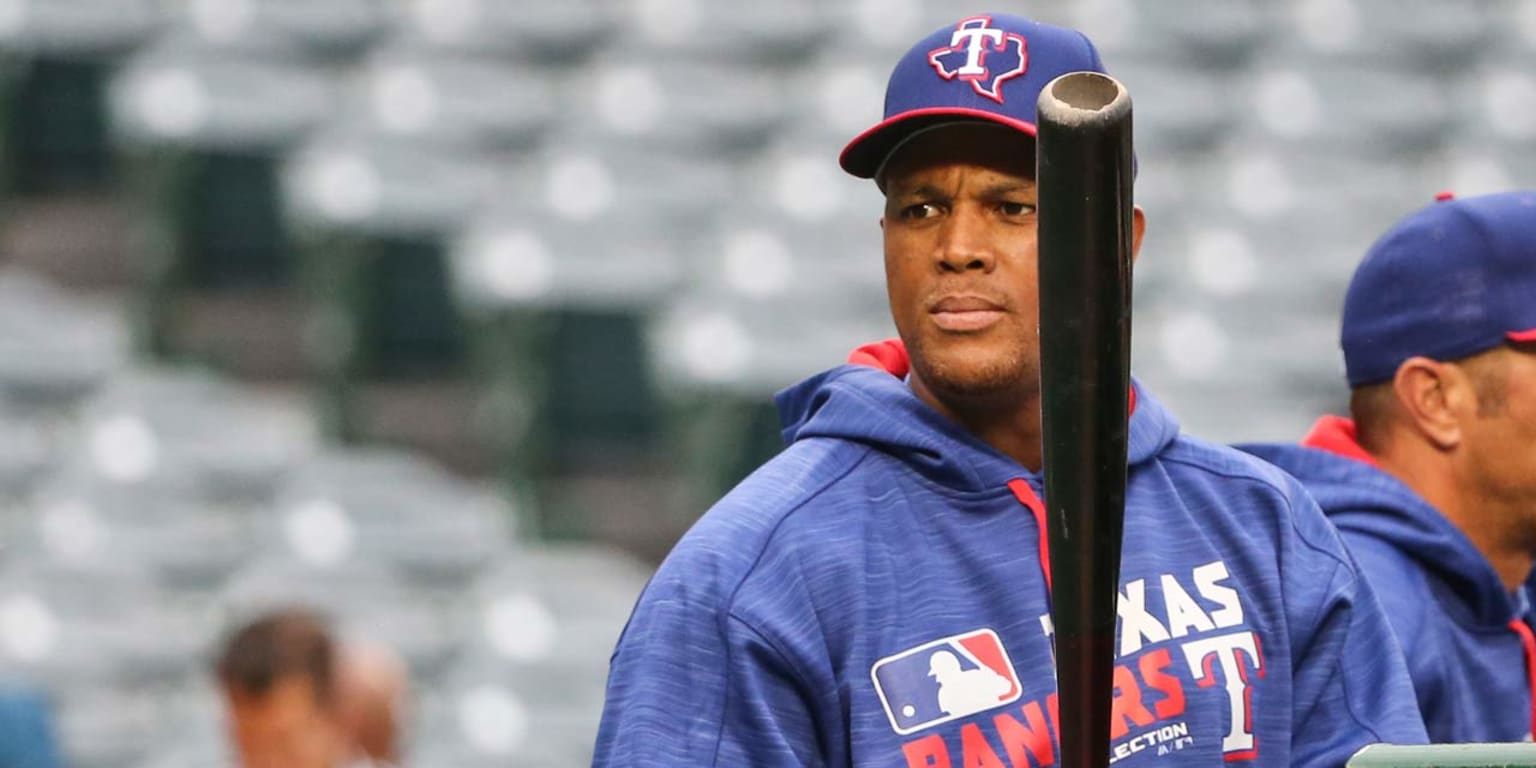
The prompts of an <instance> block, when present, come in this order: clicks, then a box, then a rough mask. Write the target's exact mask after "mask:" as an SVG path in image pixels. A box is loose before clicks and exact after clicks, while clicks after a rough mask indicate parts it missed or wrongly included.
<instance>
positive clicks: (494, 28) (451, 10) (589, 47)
mask: <svg viewBox="0 0 1536 768" xmlns="http://www.w3.org/2000/svg"><path fill="white" fill-rule="evenodd" d="M392 5H393V6H394V12H395V17H396V21H395V24H396V26H397V27H398V28H400V29H401V30H403V31H404V33H405V35H406V36H407V38H408V39H410V40H412V41H415V42H421V43H424V44H426V45H428V46H431V47H436V48H443V49H449V50H461V51H475V52H484V53H493V54H497V55H501V56H506V57H509V58H514V59H520V60H523V61H538V62H546V63H554V62H568V61H572V60H579V59H582V58H586V57H587V56H590V55H592V54H593V53H596V52H597V51H599V50H601V49H603V48H604V47H605V46H607V45H608V44H609V37H610V36H611V35H612V34H613V33H615V32H616V31H617V30H618V22H619V19H618V18H617V16H616V14H615V8H614V4H613V3H611V2H607V1H606V0H567V1H566V2H560V3H549V2H542V1H541V0H396V1H395V2H394V3H393V4H392Z"/></svg>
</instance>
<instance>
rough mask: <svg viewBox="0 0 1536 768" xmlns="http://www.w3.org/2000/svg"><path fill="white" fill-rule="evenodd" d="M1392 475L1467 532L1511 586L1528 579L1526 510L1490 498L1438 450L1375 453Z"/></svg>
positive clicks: (1529, 556)
mask: <svg viewBox="0 0 1536 768" xmlns="http://www.w3.org/2000/svg"><path fill="white" fill-rule="evenodd" d="M1373 455H1374V456H1375V458H1376V460H1377V462H1378V464H1379V465H1380V467H1381V468H1382V470H1384V471H1386V472H1387V473H1388V474H1390V475H1392V476H1393V477H1396V478H1397V479H1398V480H1400V481H1402V483H1403V484H1404V485H1406V486H1408V487H1409V488H1410V489H1412V490H1413V492H1414V493H1416V494H1418V496H1419V498H1422V499H1423V500H1424V501H1426V502H1428V503H1429V505H1430V506H1432V507H1434V508H1435V509H1436V510H1437V511H1439V512H1440V514H1442V515H1444V516H1445V518H1446V519H1447V520H1449V521H1451V524H1452V525H1455V526H1456V527H1457V528H1458V529H1460V530H1461V532H1462V533H1463V534H1466V537H1467V539H1469V540H1470V541H1471V542H1472V545H1473V546H1474V547H1476V548H1477V551H1478V552H1480V553H1482V555H1483V558H1484V559H1486V560H1487V561H1488V564H1489V565H1491V566H1493V570H1494V572H1495V573H1497V574H1498V576H1499V581H1501V582H1503V584H1504V588H1505V589H1506V590H1507V591H1510V592H1513V591H1515V590H1516V589H1517V588H1519V587H1520V585H1521V584H1524V583H1525V580H1526V578H1527V577H1529V576H1530V573H1531V567H1532V565H1533V563H1536V559H1533V556H1532V551H1531V542H1530V536H1529V535H1528V534H1526V533H1525V532H1524V531H1522V530H1521V527H1522V525H1523V522H1522V521H1523V520H1524V519H1525V518H1524V514H1523V513H1522V512H1521V510H1518V509H1510V508H1508V507H1509V505H1508V504H1503V503H1501V502H1500V500H1499V499H1496V498H1487V497H1486V495H1485V494H1482V493H1479V492H1478V491H1477V489H1475V488H1469V487H1467V483H1466V482H1464V481H1460V478H1458V476H1457V473H1456V472H1455V470H1454V467H1453V466H1452V465H1451V462H1450V460H1449V459H1448V458H1447V457H1445V456H1443V455H1440V454H1438V453H1435V454H1433V455H1420V454H1414V453H1412V452H1407V453H1405V452H1383V453H1380V454H1373Z"/></svg>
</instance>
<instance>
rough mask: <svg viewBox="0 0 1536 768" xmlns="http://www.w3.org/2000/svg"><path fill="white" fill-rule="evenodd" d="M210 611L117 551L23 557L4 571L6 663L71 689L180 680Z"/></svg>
mask: <svg viewBox="0 0 1536 768" xmlns="http://www.w3.org/2000/svg"><path fill="white" fill-rule="evenodd" d="M203 618H204V617H202V616H199V615H197V614H196V613H195V612H194V611H191V610H188V609H187V608H186V607H185V606H178V605H176V604H175V603H174V602H173V601H169V600H167V599H165V597H164V594H163V593H162V592H161V591H160V590H158V589H157V588H156V587H155V585H154V584H153V583H152V582H151V581H150V580H149V578H148V575H147V574H145V573H144V572H143V571H142V570H138V569H135V568H133V567H131V566H130V565H128V564H125V563H120V562H114V561H112V560H111V559H110V558H108V559H104V560H100V561H94V562H90V563H86V564H64V563H60V562H57V561H54V562H48V561H44V560H42V559H41V558H39V557H35V556H34V557H27V558H22V559H17V560H14V561H12V562H11V563H10V564H8V565H7V566H6V567H5V569H4V570H3V572H0V669H4V670H5V672H6V674H11V675H18V676H21V677H23V678H25V679H31V680H35V681H38V682H40V683H43V684H46V685H56V686H61V687H66V688H69V687H78V686H98V685H100V686H108V685H122V686H130V687H131V686H136V685H146V684H153V683H160V682H169V681H174V680H176V679H178V678H181V677H184V676H185V675H186V674H187V673H188V672H189V671H190V670H191V668H192V667H193V665H195V663H196V658H197V654H198V653H199V652H201V650H202V647H203V643H205V642H206V639H207V638H206V633H205V632H204V631H202V628H204V627H206V624H205V622H204V621H203Z"/></svg>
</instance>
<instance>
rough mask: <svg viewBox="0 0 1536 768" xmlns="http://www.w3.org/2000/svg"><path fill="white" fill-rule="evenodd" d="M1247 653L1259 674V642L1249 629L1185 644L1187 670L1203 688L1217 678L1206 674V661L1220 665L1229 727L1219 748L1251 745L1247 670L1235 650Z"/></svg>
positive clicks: (1241, 749) (1240, 748) (1231, 749)
mask: <svg viewBox="0 0 1536 768" xmlns="http://www.w3.org/2000/svg"><path fill="white" fill-rule="evenodd" d="M1239 652H1242V653H1246V654H1248V658H1249V659H1250V660H1251V661H1252V662H1253V664H1254V666H1255V669H1256V670H1257V671H1258V672H1259V673H1260V674H1261V675H1262V674H1263V670H1264V660H1263V659H1261V658H1259V650H1258V643H1257V641H1256V640H1255V639H1254V636H1253V633H1252V632H1235V633H1233V634H1230V635H1219V636H1217V637H1210V638H1204V639H1200V640H1191V641H1189V642H1187V643H1185V644H1184V660H1185V661H1187V662H1188V663H1189V672H1190V674H1191V675H1193V676H1194V678H1195V682H1196V683H1199V684H1200V686H1201V687H1202V688H1204V687H1208V686H1210V685H1212V684H1213V683H1215V682H1216V681H1215V680H1213V679H1212V678H1211V676H1210V675H1209V674H1208V668H1207V665H1206V662H1207V661H1215V662H1216V663H1217V664H1218V665H1220V666H1221V677H1222V682H1223V683H1224V687H1225V688H1226V691H1227V706H1228V707H1229V708H1230V711H1231V713H1232V729H1231V730H1230V731H1229V732H1228V733H1227V735H1226V736H1223V737H1222V739H1221V751H1222V752H1225V753H1231V752H1246V751H1248V750H1251V749H1253V747H1254V739H1253V724H1252V723H1250V722H1249V710H1248V693H1249V692H1248V671H1247V670H1246V669H1244V668H1243V664H1242V661H1241V659H1240V658H1239V656H1238V653H1239Z"/></svg>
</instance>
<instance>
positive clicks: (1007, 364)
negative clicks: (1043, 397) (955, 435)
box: [912, 353, 1039, 405]
mask: <svg viewBox="0 0 1536 768" xmlns="http://www.w3.org/2000/svg"><path fill="white" fill-rule="evenodd" d="M912 364H913V372H914V373H915V374H916V375H917V376H918V377H919V378H920V379H921V380H922V382H923V384H924V386H926V387H927V388H928V390H929V391H930V392H932V393H933V394H934V395H935V396H937V397H939V398H940V399H942V400H945V401H950V402H954V403H956V404H960V403H963V402H969V403H974V404H978V405H979V404H984V403H988V402H993V401H999V400H1008V401H1012V400H1015V399H1018V398H1019V397H1021V396H1027V395H1028V394H1029V393H1031V392H1034V391H1036V390H1038V389H1039V375H1038V374H1037V373H1036V372H1035V369H1034V368H1032V367H1030V366H1027V365H1025V364H1024V361H1023V360H1022V359H1020V356H1019V355H988V356H979V355H947V354H943V353H940V354H939V355H937V356H933V357H930V356H927V355H918V356H914V359H913V361H912Z"/></svg>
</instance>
